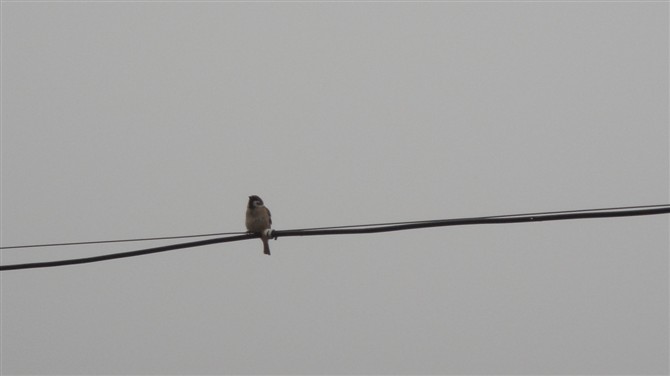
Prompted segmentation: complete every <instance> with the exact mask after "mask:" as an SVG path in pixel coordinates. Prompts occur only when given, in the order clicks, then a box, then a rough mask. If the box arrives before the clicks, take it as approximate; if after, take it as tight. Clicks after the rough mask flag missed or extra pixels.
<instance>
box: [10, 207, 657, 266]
mask: <svg viewBox="0 0 670 376" xmlns="http://www.w3.org/2000/svg"><path fill="white" fill-rule="evenodd" d="M667 213H670V205H649V206H635V207H621V208H614V209H584V210H572V211H560V212H545V213H527V214H512V215H498V216H489V217H471V218H455V219H438V220H428V221H414V222H395V223H389V224H380V225H376V226H370V225H355V226H340V227H330V228H313V229H297V230H273V231H272V237H273V238H275V239H277V238H279V237H282V236H317V235H344V234H369V233H378V232H390V231H401V230H410V229H418V228H427V227H444V226H463V225H478V224H504V223H522V222H543V221H559V220H569V219H585V218H613V217H629V216H642V215H657V214H667ZM259 236H260V235H259V234H243V235H236V236H230V237H225V238H215V239H208V240H199V241H195V242H188V243H181V244H173V245H167V246H162V247H155V248H147V249H141V250H137V251H130V252H122V253H113V254H106V255H100V256H93V257H85V258H79V259H70V260H59V261H47V262H36V263H28V264H14V265H0V271H5V270H17V269H33V268H45V267H53V266H63V265H75V264H84V263H91V262H98V261H104V260H112V259H117V258H125V257H134V256H141V255H147V254H151V253H158V252H166V251H172V250H176V249H182V248H191V247H199V246H204V245H211V244H217V243H225V242H232V241H239V240H246V239H252V238H258V237H259Z"/></svg>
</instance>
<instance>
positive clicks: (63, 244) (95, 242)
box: [0, 205, 664, 250]
mask: <svg viewBox="0 0 670 376" xmlns="http://www.w3.org/2000/svg"><path fill="white" fill-rule="evenodd" d="M663 206H664V205H642V206H623V207H614V208H602V209H579V210H563V211H553V212H539V213H524V214H506V215H498V216H489V217H477V218H502V217H514V216H519V215H525V216H528V215H540V214H559V213H579V212H592V211H612V210H630V209H643V208H656V207H663ZM434 221H435V220H432V219H431V220H423V221H404V222H386V223H369V224H364V225H343V226H327V227H312V228H301V229H294V230H293V231H314V230H328V229H342V228H360V227H377V226H390V225H402V224H410V223H424V222H426V223H430V222H434ZM241 234H246V233H245V232H219V233H211V234H197V235H178V236H163V237H151V238H135V239H114V240H91V241H82V242H68V243H46V244H27V245H13V246H5V247H2V246H0V250H2V249H20V248H41V247H55V246H73V245H90V244H105V243H127V242H140V241H152V240H173V239H186V238H201V237H209V236H222V235H241Z"/></svg>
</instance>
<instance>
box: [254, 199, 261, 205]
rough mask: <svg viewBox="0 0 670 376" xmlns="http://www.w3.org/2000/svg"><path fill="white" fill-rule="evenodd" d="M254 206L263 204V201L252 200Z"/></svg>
mask: <svg viewBox="0 0 670 376" xmlns="http://www.w3.org/2000/svg"><path fill="white" fill-rule="evenodd" d="M254 206H263V201H258V200H256V201H254Z"/></svg>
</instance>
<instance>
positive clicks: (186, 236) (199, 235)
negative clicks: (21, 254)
mask: <svg viewBox="0 0 670 376" xmlns="http://www.w3.org/2000/svg"><path fill="white" fill-rule="evenodd" d="M239 234H245V233H244V232H219V233H213V234H198V235H178V236H162V237H153V238H135V239H114V240H91V241H84V242H69V243H46V244H27V245H12V246H6V247H0V249H19V248H40V247H56V246H72V245H84V244H89V245H90V244H104V243H128V242H143V241H149V240H174V239H186V238H204V237H208V236H221V235H239Z"/></svg>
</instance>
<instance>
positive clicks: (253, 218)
mask: <svg viewBox="0 0 670 376" xmlns="http://www.w3.org/2000/svg"><path fill="white" fill-rule="evenodd" d="M246 225H247V230H248V231H249V232H253V233H257V234H260V235H261V240H262V241H263V253H265V254H266V255H268V256H269V255H270V245H269V244H268V241H269V239H268V236H267V234H265V230H268V229H270V228H271V226H272V217H271V214H270V209H268V208H267V207H266V206H265V205H264V204H263V200H262V199H261V198H260V197H258V196H256V195H252V196H249V203H248V204H247V218H246Z"/></svg>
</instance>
